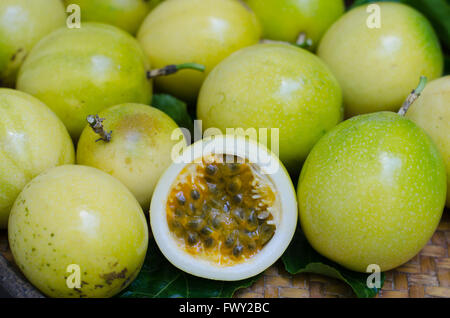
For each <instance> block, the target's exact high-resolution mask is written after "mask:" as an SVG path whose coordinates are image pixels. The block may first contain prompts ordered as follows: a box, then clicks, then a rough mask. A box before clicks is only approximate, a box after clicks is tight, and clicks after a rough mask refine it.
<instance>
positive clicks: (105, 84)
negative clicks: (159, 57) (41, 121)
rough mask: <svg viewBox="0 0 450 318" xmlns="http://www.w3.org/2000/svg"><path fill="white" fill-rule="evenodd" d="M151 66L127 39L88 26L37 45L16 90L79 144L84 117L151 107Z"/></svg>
mask: <svg viewBox="0 0 450 318" xmlns="http://www.w3.org/2000/svg"><path fill="white" fill-rule="evenodd" d="M149 67H150V66H149V63H148V59H147V57H146V56H145V54H144V52H143V51H142V48H141V47H140V45H139V43H138V42H137V41H136V40H135V39H134V38H133V37H132V36H131V35H129V34H128V33H126V32H125V31H122V30H120V29H119V28H116V27H113V26H110V25H106V24H100V23H92V22H86V23H83V26H82V27H81V28H80V29H67V28H62V29H59V30H57V31H54V32H52V33H51V34H50V35H48V36H46V37H45V38H44V39H43V40H42V41H40V42H39V43H38V44H37V45H36V46H35V47H34V49H33V50H32V51H31V53H30V55H29V56H28V58H27V59H26V61H25V63H24V64H23V66H22V68H21V69H20V72H19V77H18V80H17V88H18V89H19V90H22V91H24V92H27V93H30V94H32V95H34V96H36V97H37V98H39V99H40V100H42V101H43V102H45V103H46V104H47V105H48V106H49V107H50V108H51V109H52V110H53V111H54V112H55V113H56V114H57V115H58V116H59V118H61V120H62V121H63V122H64V124H65V125H66V127H67V129H68V130H69V133H70V134H71V136H72V138H74V139H77V138H78V137H79V136H80V134H81V131H82V130H83V128H84V127H85V126H86V117H87V116H88V115H91V114H96V113H98V112H99V111H101V110H103V109H105V108H107V107H110V106H114V105H117V104H121V103H127V102H135V103H143V104H148V103H150V101H151V97H152V86H151V81H149V80H147V77H146V72H147V71H148V70H149Z"/></svg>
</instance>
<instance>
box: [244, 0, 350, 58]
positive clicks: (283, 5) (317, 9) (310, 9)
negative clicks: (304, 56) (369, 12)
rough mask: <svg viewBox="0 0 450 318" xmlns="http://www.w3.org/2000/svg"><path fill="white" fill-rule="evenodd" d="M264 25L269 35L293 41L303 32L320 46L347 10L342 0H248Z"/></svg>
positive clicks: (272, 37)
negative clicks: (332, 26)
mask: <svg viewBox="0 0 450 318" xmlns="http://www.w3.org/2000/svg"><path fill="white" fill-rule="evenodd" d="M245 2H246V3H247V4H248V6H249V7H250V8H251V9H252V10H253V11H254V12H255V14H256V16H257V17H258V18H259V19H260V21H261V23H262V25H263V37H264V38H266V39H271V40H277V41H286V42H293V43H295V42H296V41H297V38H298V37H299V34H300V33H301V32H304V33H305V34H306V37H307V38H308V39H311V40H312V44H313V46H312V49H313V50H314V49H315V48H316V47H317V44H318V43H319V41H320V39H321V38H322V36H323V34H324V33H325V31H326V30H327V29H328V28H329V27H330V26H331V25H332V24H333V22H334V21H336V20H337V19H338V18H339V17H340V16H341V15H342V14H343V13H344V10H345V5H344V1H342V0H245Z"/></svg>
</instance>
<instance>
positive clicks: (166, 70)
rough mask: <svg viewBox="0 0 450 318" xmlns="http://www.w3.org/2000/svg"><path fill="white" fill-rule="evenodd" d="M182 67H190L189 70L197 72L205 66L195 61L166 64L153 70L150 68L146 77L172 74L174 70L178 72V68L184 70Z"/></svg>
mask: <svg viewBox="0 0 450 318" xmlns="http://www.w3.org/2000/svg"><path fill="white" fill-rule="evenodd" d="M184 69H191V70H196V71H199V72H204V71H205V66H203V65H201V64H197V63H184V64H178V65H175V64H172V65H167V66H165V67H163V68H158V69H155V70H151V71H148V72H147V78H148V79H151V78H155V77H159V76H167V75H171V74H174V73H176V72H178V71H179V70H184Z"/></svg>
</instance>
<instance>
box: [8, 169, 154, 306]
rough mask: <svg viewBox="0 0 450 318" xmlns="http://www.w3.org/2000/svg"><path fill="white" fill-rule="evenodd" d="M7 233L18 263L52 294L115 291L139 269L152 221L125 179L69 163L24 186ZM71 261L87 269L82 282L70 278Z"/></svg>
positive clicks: (101, 294)
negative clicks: (75, 283) (73, 285)
mask: <svg viewBox="0 0 450 318" xmlns="http://www.w3.org/2000/svg"><path fill="white" fill-rule="evenodd" d="M8 236H9V244H10V247H11V251H12V253H13V256H14V260H15V262H16V264H17V265H18V266H19V267H20V269H21V270H22V272H23V273H24V274H25V276H26V277H27V278H28V279H29V280H30V282H31V283H32V284H33V285H34V286H36V287H37V288H39V289H40V290H41V291H42V292H43V293H44V294H46V295H47V296H51V297H111V296H113V295H115V294H117V293H118V292H119V291H120V290H122V289H123V288H125V287H126V286H127V285H128V284H129V283H131V282H132V281H133V279H134V278H135V277H136V276H137V274H138V272H139V270H140V268H141V266H142V263H143V261H144V257H145V253H146V250H147V244H148V227H147V223H146V220H145V217H144V214H143V212H142V209H141V207H140V206H139V203H138V202H137V201H136V199H135V198H134V197H133V195H132V194H131V193H130V192H129V191H128V189H127V188H126V187H125V186H124V185H122V184H121V183H120V182H119V181H118V180H116V179H115V178H113V177H111V176H110V175H108V174H106V173H104V172H102V171H100V170H97V169H94V168H91V167H85V166H75V165H66V166H61V167H57V168H53V169H50V170H47V171H46V172H44V173H43V174H41V175H39V176H38V177H36V178H35V179H33V180H32V181H31V182H30V183H29V184H28V185H27V186H26V187H25V189H24V190H23V191H22V193H21V194H20V195H19V197H18V198H17V200H16V202H15V204H14V207H13V209H12V211H11V217H10V219H9V231H8ZM71 264H76V265H78V266H79V269H80V280H81V282H82V284H81V287H80V288H79V289H77V290H74V289H72V288H69V287H68V286H67V284H66V283H67V278H69V276H70V275H71V274H73V271H69V272H68V271H67V267H68V266H69V265H71ZM69 281H72V280H70V279H69Z"/></svg>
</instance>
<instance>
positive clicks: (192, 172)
mask: <svg viewBox="0 0 450 318" xmlns="http://www.w3.org/2000/svg"><path fill="white" fill-rule="evenodd" d="M233 143H234V146H233V145H230V144H233ZM198 150H200V151H198ZM192 153H194V154H197V156H191V155H192ZM261 154H262V157H264V159H265V160H262V161H259V160H261V158H257V157H258V156H260V157H261ZM193 157H195V158H193ZM181 158H182V160H180V161H179V162H176V163H174V164H173V165H172V166H171V167H169V169H168V170H167V171H166V172H165V174H164V175H163V176H162V178H161V179H160V181H159V182H158V185H157V186H156V189H155V192H154V195H153V198H152V204H151V208H150V220H151V226H152V231H153V234H154V237H155V240H156V243H157V244H158V246H159V248H160V249H161V251H162V252H163V254H164V255H165V256H166V258H167V259H168V260H169V261H170V262H171V263H172V264H173V265H175V266H176V267H178V268H180V269H182V270H184V271H186V272H188V273H190V274H193V275H196V276H200V277H204V278H209V279H217V280H240V279H245V278H248V277H251V276H254V275H257V274H258V273H260V272H262V271H264V270H265V269H266V268H267V267H269V266H270V265H272V264H273V263H274V262H275V261H276V260H277V259H278V258H279V257H280V256H281V254H282V253H283V252H284V250H285V249H286V248H287V246H288V244H289V242H290V240H291V239H292V236H293V234H294V231H295V227H296V223H297V211H296V210H295V209H296V206H297V203H296V198H295V191H294V189H293V186H292V182H291V180H290V178H289V176H288V174H287V173H286V170H285V169H284V167H283V166H282V165H281V163H280V162H279V160H278V159H277V158H276V156H275V155H273V154H272V153H270V151H269V150H267V149H266V148H265V147H263V146H262V145H259V144H257V143H256V142H254V141H250V140H248V139H245V138H243V137H237V136H220V137H219V136H216V137H213V138H210V139H206V140H203V141H200V142H198V143H196V144H194V145H192V146H191V147H189V148H188V149H186V150H185V151H184V152H183V154H182V155H181ZM268 161H272V163H276V164H277V165H279V168H278V169H276V170H275V171H270V172H269V171H268V169H267V166H265V165H263V164H261V163H260V162H266V163H267V162H268Z"/></svg>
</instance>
